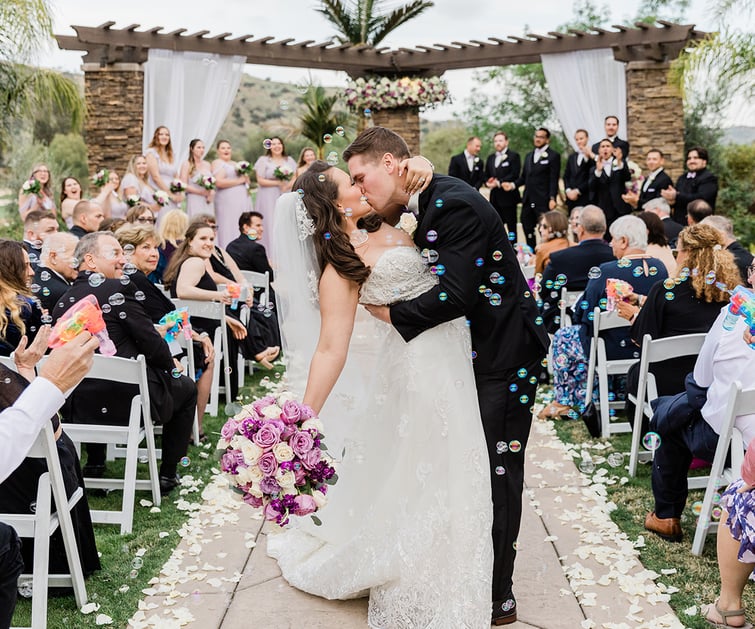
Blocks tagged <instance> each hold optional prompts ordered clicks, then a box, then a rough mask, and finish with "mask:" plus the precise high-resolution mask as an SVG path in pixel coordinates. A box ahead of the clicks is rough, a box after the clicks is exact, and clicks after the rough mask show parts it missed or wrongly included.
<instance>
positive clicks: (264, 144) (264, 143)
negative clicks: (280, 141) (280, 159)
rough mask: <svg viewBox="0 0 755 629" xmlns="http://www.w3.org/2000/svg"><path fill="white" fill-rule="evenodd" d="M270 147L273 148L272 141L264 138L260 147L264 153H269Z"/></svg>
mask: <svg viewBox="0 0 755 629" xmlns="http://www.w3.org/2000/svg"><path fill="white" fill-rule="evenodd" d="M272 146H273V141H272V140H271V139H270V138H265V139H264V140H262V147H263V148H264V149H265V150H266V151H269V150H270V148H271V147H272Z"/></svg>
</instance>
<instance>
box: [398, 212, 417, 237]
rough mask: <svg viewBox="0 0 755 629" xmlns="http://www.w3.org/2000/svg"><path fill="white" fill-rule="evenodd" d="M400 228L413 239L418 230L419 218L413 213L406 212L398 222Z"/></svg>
mask: <svg viewBox="0 0 755 629" xmlns="http://www.w3.org/2000/svg"><path fill="white" fill-rule="evenodd" d="M398 228H399V229H400V230H402V231H403V232H406V234H407V236H409V238H412V237H413V236H414V231H415V230H416V229H417V217H416V216H414V213H413V212H404V213H403V214H402V215H401V218H400V219H399V221H398Z"/></svg>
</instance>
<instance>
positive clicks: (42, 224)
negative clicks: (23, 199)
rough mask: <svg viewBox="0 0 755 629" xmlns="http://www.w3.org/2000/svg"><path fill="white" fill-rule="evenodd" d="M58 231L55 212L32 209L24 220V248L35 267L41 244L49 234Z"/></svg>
mask: <svg viewBox="0 0 755 629" xmlns="http://www.w3.org/2000/svg"><path fill="white" fill-rule="evenodd" d="M57 231H58V221H57V219H56V218H55V214H53V213H52V212H48V211H46V210H32V211H31V212H29V213H28V214H27V215H26V219H25V220H24V243H23V244H24V248H25V249H26V252H27V253H28V254H29V260H30V261H31V265H32V266H33V267H34V268H36V267H37V264H39V254H40V253H41V252H42V245H43V244H44V242H45V238H47V237H48V236H49V235H50V234H54V233H56V232H57Z"/></svg>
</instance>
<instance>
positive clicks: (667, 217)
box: [642, 197, 684, 249]
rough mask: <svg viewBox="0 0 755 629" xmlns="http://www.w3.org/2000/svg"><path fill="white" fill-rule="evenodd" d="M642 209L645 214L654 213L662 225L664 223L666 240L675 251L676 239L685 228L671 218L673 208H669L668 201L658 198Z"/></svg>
mask: <svg viewBox="0 0 755 629" xmlns="http://www.w3.org/2000/svg"><path fill="white" fill-rule="evenodd" d="M642 209H643V210H644V211H645V212H652V213H653V214H655V215H656V216H657V217H658V218H660V219H661V223H663V233H664V234H666V240H668V244H669V247H671V248H672V249H675V248H676V238H677V236H679V232H680V231H682V230H683V229H684V226H683V225H680V224H679V223H677V222H676V221H675V220H674V219H673V218H671V208H670V207H669V204H668V201H666V199H664V198H663V197H657V198H655V199H651V200H650V201H648V202H647V203H645V205H643V206H642Z"/></svg>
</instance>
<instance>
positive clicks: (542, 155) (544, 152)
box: [540, 151, 548, 159]
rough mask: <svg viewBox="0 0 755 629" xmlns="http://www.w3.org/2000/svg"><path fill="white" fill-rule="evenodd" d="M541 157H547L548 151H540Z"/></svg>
mask: <svg viewBox="0 0 755 629" xmlns="http://www.w3.org/2000/svg"><path fill="white" fill-rule="evenodd" d="M543 157H548V151H543V152H542V153H540V159H543Z"/></svg>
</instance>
